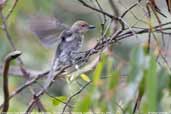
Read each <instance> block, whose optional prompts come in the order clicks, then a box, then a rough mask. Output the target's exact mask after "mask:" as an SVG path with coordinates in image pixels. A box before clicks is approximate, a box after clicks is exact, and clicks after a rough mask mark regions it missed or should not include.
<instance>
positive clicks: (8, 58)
mask: <svg viewBox="0 0 171 114" xmlns="http://www.w3.org/2000/svg"><path fill="white" fill-rule="evenodd" d="M20 55H21V52H20V51H14V52H11V53H9V54H8V55H7V56H6V58H5V64H4V70H3V91H4V105H3V108H2V112H8V108H9V99H10V98H9V89H8V70H9V67H10V62H11V61H12V60H13V59H16V58H17V57H18V56H20Z"/></svg>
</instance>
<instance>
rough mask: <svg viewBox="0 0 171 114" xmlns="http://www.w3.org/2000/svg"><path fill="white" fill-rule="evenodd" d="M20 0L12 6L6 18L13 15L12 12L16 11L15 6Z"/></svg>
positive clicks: (16, 0)
mask: <svg viewBox="0 0 171 114" xmlns="http://www.w3.org/2000/svg"><path fill="white" fill-rule="evenodd" d="M18 1H19V0H15V1H14V4H13V6H12V8H11V9H10V10H9V13H8V14H7V16H6V17H5V20H8V18H9V17H10V16H11V14H12V12H13V11H14V9H15V7H16V6H17V3H18Z"/></svg>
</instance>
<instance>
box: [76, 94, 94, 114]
mask: <svg viewBox="0 0 171 114" xmlns="http://www.w3.org/2000/svg"><path fill="white" fill-rule="evenodd" d="M90 105H91V97H90V96H89V95H87V96H84V97H83V98H82V100H81V101H78V102H77V104H76V106H75V109H74V111H76V112H88V111H89V108H90Z"/></svg>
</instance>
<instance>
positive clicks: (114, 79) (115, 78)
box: [108, 71, 120, 90]
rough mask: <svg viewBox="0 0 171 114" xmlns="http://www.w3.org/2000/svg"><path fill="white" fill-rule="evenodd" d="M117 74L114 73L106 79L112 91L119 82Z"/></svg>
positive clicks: (116, 72)
mask: <svg viewBox="0 0 171 114" xmlns="http://www.w3.org/2000/svg"><path fill="white" fill-rule="evenodd" d="M119 76H120V75H119V72H118V71H114V72H113V73H112V76H111V77H109V78H108V81H109V85H108V87H109V89H110V90H111V89H113V88H115V87H116V86H117V84H118V82H119Z"/></svg>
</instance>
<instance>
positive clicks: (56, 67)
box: [47, 58, 59, 82]
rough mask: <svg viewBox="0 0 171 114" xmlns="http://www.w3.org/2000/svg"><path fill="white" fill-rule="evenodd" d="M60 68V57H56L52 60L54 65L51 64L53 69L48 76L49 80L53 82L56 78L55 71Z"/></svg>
mask: <svg viewBox="0 0 171 114" xmlns="http://www.w3.org/2000/svg"><path fill="white" fill-rule="evenodd" d="M58 68H59V59H58V58H55V59H54V60H53V62H52V66H51V69H50V71H49V74H48V78H47V81H48V82H51V81H53V80H54V77H55V76H54V73H55V71H56V70H57V69H58Z"/></svg>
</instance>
